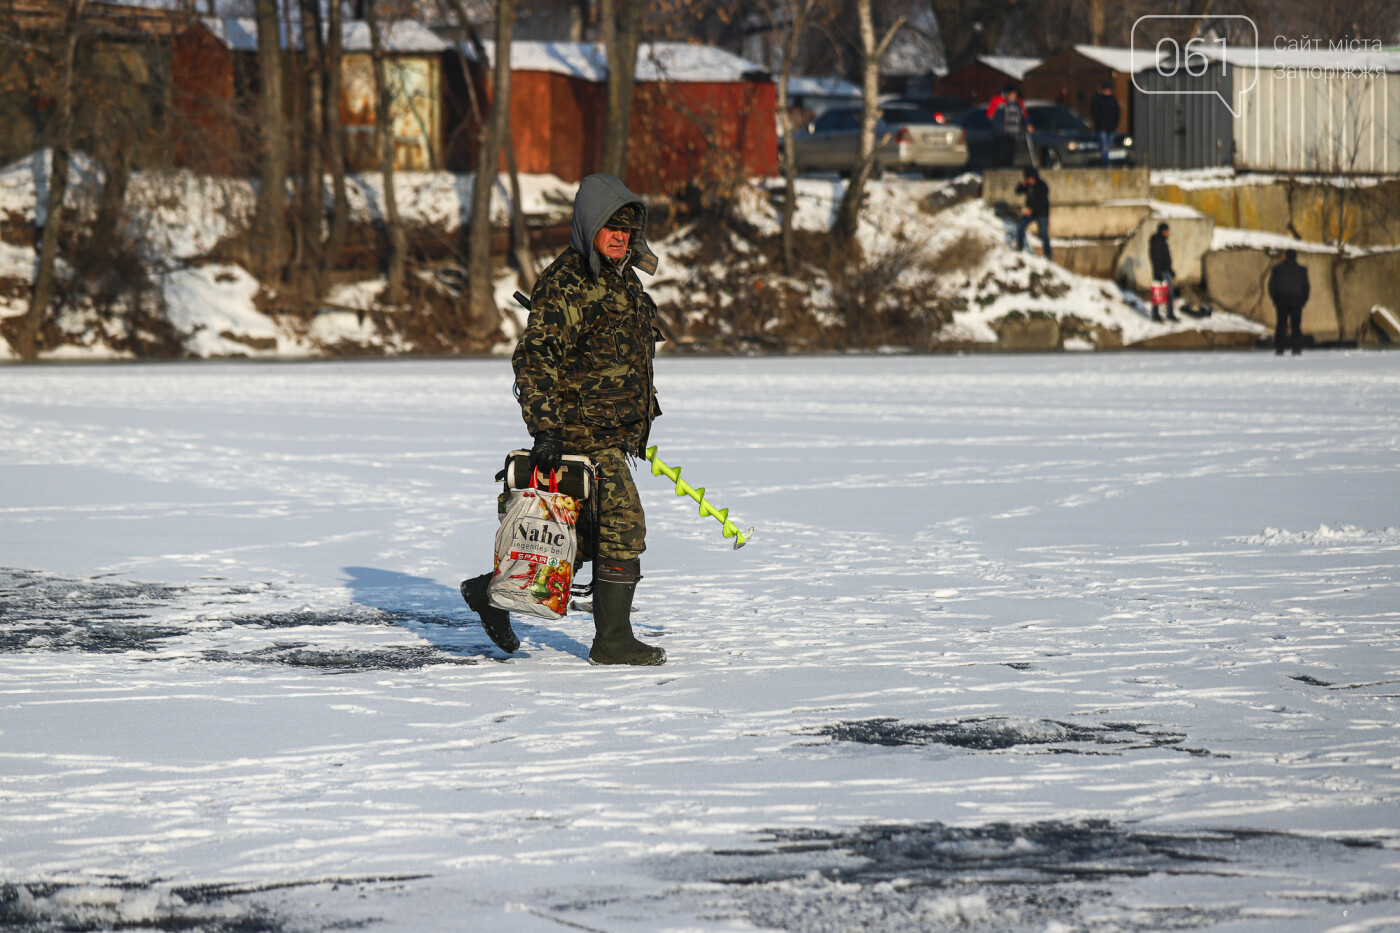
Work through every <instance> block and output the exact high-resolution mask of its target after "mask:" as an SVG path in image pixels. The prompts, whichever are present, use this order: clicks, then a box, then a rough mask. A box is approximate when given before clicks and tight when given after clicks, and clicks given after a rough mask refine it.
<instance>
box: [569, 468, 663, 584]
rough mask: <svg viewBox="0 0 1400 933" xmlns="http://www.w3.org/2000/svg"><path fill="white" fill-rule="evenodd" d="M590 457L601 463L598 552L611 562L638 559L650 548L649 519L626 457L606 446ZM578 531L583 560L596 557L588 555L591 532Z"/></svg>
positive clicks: (599, 474) (581, 529)
mask: <svg viewBox="0 0 1400 933" xmlns="http://www.w3.org/2000/svg"><path fill="white" fill-rule="evenodd" d="M588 456H590V457H592V458H593V460H594V461H595V462H596V463H597V464H598V492H597V495H598V496H599V499H598V511H599V521H598V550H599V552H600V554H601V555H602V556H603V557H607V558H611V559H612V560H636V559H637V558H638V557H640V556H641V554H642V552H643V551H645V550H646V547H647V545H646V537H647V519H646V515H645V514H644V513H643V512H642V498H641V496H640V495H638V494H637V484H636V483H634V482H633V481H632V468H631V467H630V466H628V464H627V455H626V454H624V453H623V452H622V450H621V449H620V448H617V447H605V448H603V449H601V450H590V451H588ZM579 531H580V533H579V550H580V551H581V552H583V553H581V554H580V557H592V556H594V555H591V554H588V553H587V551H588V550H589V545H590V543H591V539H592V535H591V533H590V529H587V528H580V530H579Z"/></svg>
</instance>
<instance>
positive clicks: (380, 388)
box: [0, 352, 1400, 933]
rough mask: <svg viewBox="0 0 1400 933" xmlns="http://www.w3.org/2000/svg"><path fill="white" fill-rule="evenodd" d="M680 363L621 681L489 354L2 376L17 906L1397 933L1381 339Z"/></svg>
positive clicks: (1396, 584)
mask: <svg viewBox="0 0 1400 933" xmlns="http://www.w3.org/2000/svg"><path fill="white" fill-rule="evenodd" d="M658 383H659V386H660V392H661V403H662V406H663V408H664V409H665V410H666V415H665V416H664V417H663V418H662V419H661V420H660V421H659V422H658V423H657V426H656V429H655V432H654V434H653V441H654V442H655V443H657V444H658V445H659V447H660V452H661V456H662V457H663V458H664V459H665V460H666V461H667V462H668V463H672V464H679V465H681V466H682V467H683V468H684V470H685V477H686V479H687V480H689V481H690V482H692V483H693V484H695V485H697V486H701V485H703V486H706V487H707V488H708V490H709V495H710V498H711V500H712V501H713V502H714V503H715V504H716V506H718V507H728V508H729V509H730V510H731V516H732V517H733V518H734V519H735V520H736V521H737V522H738V523H739V525H740V527H742V528H747V527H748V526H749V525H754V526H756V527H757V532H758V533H757V536H756V538H755V539H754V541H753V542H752V543H751V544H750V545H748V546H747V547H745V548H743V549H742V550H739V551H733V550H731V548H730V543H729V542H728V541H726V540H725V539H723V538H722V537H721V536H720V533H719V532H720V529H719V525H718V524H716V523H715V522H714V521H712V520H709V519H705V520H703V521H702V520H701V519H700V518H698V517H697V516H696V514H695V508H694V503H693V502H691V500H689V499H680V498H677V497H676V496H675V495H673V494H672V491H671V488H670V484H669V483H668V482H667V481H665V480H664V479H662V478H657V477H652V476H650V475H649V472H648V471H646V470H639V471H638V484H639V486H640V487H641V489H642V493H643V497H644V501H645V503H646V506H647V510H648V523H649V527H650V531H649V536H648V540H649V550H648V551H647V553H646V555H645V556H644V557H643V572H644V574H645V575H646V579H645V580H644V581H643V583H642V584H641V585H640V587H639V588H638V596H637V604H638V611H637V615H636V618H635V621H636V625H637V629H638V632H639V634H641V635H642V637H643V638H644V639H647V640H655V641H656V642H657V643H659V644H661V645H663V646H664V647H665V648H666V650H667V652H668V654H669V657H670V661H669V663H667V664H666V665H665V666H664V667H661V668H652V669H637V670H631V669H628V670H617V669H609V668H596V667H592V666H590V665H589V664H588V662H587V660H586V656H587V649H588V644H589V641H590V639H591V636H592V624H591V619H590V617H589V616H588V615H587V614H586V613H577V614H571V615H570V616H569V617H568V618H567V619H565V620H561V621H560V622H558V623H554V624H537V623H536V622H534V621H529V620H526V621H520V620H517V625H516V629H517V631H518V632H519V634H520V635H521V638H522V641H523V643H524V644H523V647H522V650H521V651H520V652H519V653H518V654H517V655H516V656H515V657H513V658H510V659H506V658H505V657H504V656H502V655H500V654H499V653H498V652H497V651H496V650H495V649H494V648H493V647H492V646H491V645H490V643H489V642H488V641H487V640H486V638H485V636H484V634H483V633H482V632H481V629H480V626H479V625H478V624H477V622H476V619H475V617H474V616H473V615H472V614H471V613H470V611H469V610H468V609H467V608H466V607H465V605H463V604H462V602H461V599H460V597H459V596H458V594H457V590H456V585H457V582H458V581H459V580H460V579H461V578H462V577H463V576H466V575H470V574H475V573H479V572H481V571H483V570H485V569H487V568H488V567H489V562H490V546H491V539H492V536H493V534H494V530H495V524H496V519H495V494H496V491H497V486H496V484H495V483H494V482H493V481H492V475H493V474H494V473H495V471H496V470H497V469H498V468H499V465H500V461H501V459H502V457H503V456H504V454H505V452H506V451H508V450H510V449H511V448H513V447H519V446H528V439H527V437H526V435H525V433H524V428H523V426H522V424H521V422H520V419H519V414H518V409H517V408H516V406H515V403H514V401H513V399H512V398H511V394H510V369H509V365H508V364H507V363H506V362H505V361H503V360H492V361H467V362H447V361H443V362H387V363H368V362H361V363H315V364H219V363H200V364H190V365H185V364H179V365H121V366H94V367H41V368H23V367H8V368H0V529H2V530H3V533H0V568H3V569H0V928H4V929H7V930H10V929H13V930H25V931H30V930H32V931H40V930H51V929H69V928H74V929H77V928H81V929H95V930H96V929H110V928H114V927H119V926H120V927H122V928H129V929H199V930H209V931H234V930H238V931H258V930H267V931H302V930H306V931H318V930H330V929H347V928H354V929H359V928H365V929H372V930H405V931H409V930H465V929H474V930H493V931H494V930H507V931H513V930H527V931H563V930H570V929H582V930H593V931H598V930H605V931H610V933H611V931H652V930H703V931H728V930H751V929H755V928H759V929H787V930H802V931H846V930H851V929H857V928H868V929H879V930H894V931H926V930H945V929H957V930H978V929H981V930H998V931H1000V930H1025V931H1052V933H1056V931H1057V933H1067V931H1071V930H1084V931H1133V930H1162V929H1218V930H1222V931H1223V930H1229V931H1236V930H1260V931H1264V930H1268V931H1274V930H1282V931H1318V930H1330V931H1346V933H1353V931H1355V933H1361V931H1373V930H1384V929H1393V928H1400V725H1397V719H1400V717H1397V712H1400V701H1398V700H1397V697H1398V696H1400V581H1397V574H1400V354H1395V353H1357V352H1326V353H1313V354H1309V355H1305V356H1303V357H1301V358H1297V359H1294V358H1284V359H1277V358H1275V357H1273V356H1272V355H1269V354H1257V353H1237V354H1217V355H1194V354H1170V355H1167V354H1161V355H1148V354H1114V355H1094V356H1086V355H1051V356H1025V357H1014V356H988V357H898V356H896V357H856V358H836V357H831V358H802V359H674V358H665V359H662V360H661V361H659V362H658Z"/></svg>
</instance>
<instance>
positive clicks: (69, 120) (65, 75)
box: [15, 0, 86, 360]
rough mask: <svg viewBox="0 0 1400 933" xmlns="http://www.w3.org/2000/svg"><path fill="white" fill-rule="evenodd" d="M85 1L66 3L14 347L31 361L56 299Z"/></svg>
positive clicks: (78, 0) (22, 356)
mask: <svg viewBox="0 0 1400 933" xmlns="http://www.w3.org/2000/svg"><path fill="white" fill-rule="evenodd" d="M85 5H86V0H67V3H66V4H65V6H64V17H63V41H62V46H61V54H60V58H59V63H58V64H59V74H58V87H57V91H58V95H57V97H58V99H57V102H56V103H57V110H58V113H57V122H56V124H55V132H54V139H53V144H52V146H51V147H50V161H49V197H48V204H47V206H46V210H45V218H44V233H43V236H42V238H41V239H40V241H39V266H38V269H37V270H36V271H35V273H34V291H33V292H32V293H30V297H29V310H28V311H27V312H26V313H25V315H24V320H23V321H22V322H21V323H20V329H19V338H18V339H19V345H18V346H17V347H16V348H15V349H16V350H17V351H18V352H19V355H20V358H21V359H26V360H32V359H34V358H35V357H37V356H38V355H39V342H40V339H39V338H40V334H41V332H42V330H43V324H44V318H45V316H46V315H47V314H48V308H49V303H50V302H51V301H52V300H53V292H54V265H55V263H56V261H57V259H58V242H59V237H60V236H61V235H62V233H63V219H64V215H63V198H64V195H66V194H67V193H68V168H69V161H70V159H69V156H70V148H71V146H72V144H73V97H74V94H73V83H74V82H73V74H74V71H75V68H76V60H77V55H78V40H79V39H80V38H81V35H82V18H83V7H84V6H85Z"/></svg>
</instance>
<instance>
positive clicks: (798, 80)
mask: <svg viewBox="0 0 1400 933" xmlns="http://www.w3.org/2000/svg"><path fill="white" fill-rule="evenodd" d="M788 96H789V97H854V98H859V97H860V88H858V87H856V86H855V85H854V84H852V83H851V82H850V81H847V80H846V79H845V78H838V77H836V76H835V75H827V76H826V77H822V78H811V77H807V76H805V75H793V76H792V77H790V78H788Z"/></svg>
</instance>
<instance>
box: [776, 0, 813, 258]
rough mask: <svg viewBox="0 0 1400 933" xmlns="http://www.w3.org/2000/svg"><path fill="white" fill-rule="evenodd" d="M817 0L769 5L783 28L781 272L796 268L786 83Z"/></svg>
mask: <svg viewBox="0 0 1400 933" xmlns="http://www.w3.org/2000/svg"><path fill="white" fill-rule="evenodd" d="M816 4H817V0H778V2H777V3H776V4H775V5H774V6H773V7H770V13H772V14H773V15H772V17H771V19H772V20H773V21H774V22H773V26H774V28H775V29H777V28H782V29H784V30H785V31H784V32H783V46H782V60H781V62H780V64H779V66H778V69H779V70H778V125H779V127H780V129H781V132H782V134H783V226H782V249H783V273H784V274H785V275H792V274H793V271H794V270H795V269H796V268H797V260H796V257H795V256H794V248H793V242H792V241H793V236H792V215H793V213H794V211H795V210H796V207H797V153H796V151H795V144H794V143H793V139H792V134H793V130H794V127H793V125H792V107H791V104H790V103H789V100H788V82H789V80H790V79H791V78H792V66H793V62H794V61H795V60H796V58H797V46H798V43H799V42H800V41H801V40H802V33H803V31H804V30H805V29H806V26H807V20H808V17H810V16H811V14H812V8H813V7H815V6H816Z"/></svg>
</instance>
